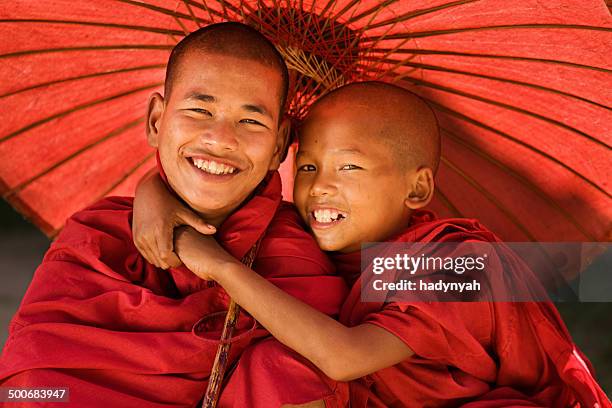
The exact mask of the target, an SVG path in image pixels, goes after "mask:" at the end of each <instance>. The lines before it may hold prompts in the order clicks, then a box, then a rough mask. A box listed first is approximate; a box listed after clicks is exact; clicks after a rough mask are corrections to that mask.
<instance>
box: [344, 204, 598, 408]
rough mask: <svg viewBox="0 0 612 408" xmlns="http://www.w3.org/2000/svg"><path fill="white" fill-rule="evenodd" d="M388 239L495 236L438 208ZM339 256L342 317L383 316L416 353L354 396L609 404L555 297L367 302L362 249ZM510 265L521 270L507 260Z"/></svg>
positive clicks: (449, 402)
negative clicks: (439, 215) (439, 214)
mask: <svg viewBox="0 0 612 408" xmlns="http://www.w3.org/2000/svg"><path fill="white" fill-rule="evenodd" d="M391 241H393V242H466V241H476V242H477V241H480V242H483V241H487V242H494V241H498V239H497V238H496V237H495V235H493V234H492V233H491V232H490V231H488V230H486V229H485V228H484V227H483V226H482V225H481V224H480V223H478V221H476V220H469V219H443V220H436V219H435V218H434V216H433V214H432V213H430V212H426V211H420V212H417V213H415V215H414V216H413V218H412V222H411V226H410V227H409V228H408V229H407V230H406V231H404V232H403V233H402V234H400V235H398V236H396V237H395V238H394V239H392V240H391ZM497 256H498V257H499V258H502V257H504V258H505V259H506V260H510V261H511V257H512V255H511V254H510V253H506V252H503V251H501V250H500V251H498V252H497ZM334 260H335V261H336V266H337V267H338V269H339V272H340V273H341V274H342V275H343V276H345V278H346V279H347V281H348V282H349V283H350V284H353V287H352V290H351V292H350V294H349V296H348V298H347V301H346V303H345V304H344V306H343V308H342V311H341V314H340V321H341V322H342V323H344V324H346V325H348V326H356V325H359V324H362V323H370V324H374V325H377V326H380V327H382V328H384V329H386V330H388V331H389V332H391V333H393V334H395V335H396V336H398V337H399V338H400V339H401V340H403V341H404V342H405V343H406V344H407V345H408V347H410V349H411V350H413V351H414V355H413V356H412V357H410V358H409V359H407V360H405V361H403V362H401V363H399V364H397V365H395V366H393V367H389V368H386V369H383V370H380V371H378V372H376V373H373V374H371V375H368V376H366V377H364V378H361V379H359V380H357V381H354V382H352V383H351V386H350V387H351V403H352V404H353V405H352V406H355V407H358V408H361V407H365V406H366V405H367V406H368V407H387V406H388V407H412V406H427V407H442V406H459V405H461V404H463V403H465V404H467V405H465V406H466V407H470V408H485V407H487V408H492V407H501V406H504V407H505V406H517V407H519V406H521V407H533V406H538V407H551V406H554V407H561V406H563V407H566V406H572V407H577V406H579V407H597V406H598V407H609V406H610V402H609V401H608V399H607V398H606V396H605V395H604V393H603V391H602V390H601V389H600V387H599V386H598V384H597V383H596V381H595V380H594V379H593V376H592V368H591V366H590V364H589V362H588V361H587V360H586V358H585V357H584V356H583V355H582V354H581V352H580V351H579V350H578V349H577V348H576V346H575V345H574V343H573V342H572V340H571V337H570V335H569V334H568V332H567V329H566V328H565V325H564V324H563V321H562V320H561V318H560V317H559V314H558V312H557V310H556V308H555V307H554V305H553V304H551V303H544V302H540V303H535V302H524V303H510V302H452V303H451V302H404V303H399V302H389V303H363V302H361V301H360V280H361V278H360V277H359V268H360V260H359V254H358V253H353V254H346V255H342V254H340V255H336V256H335V257H334ZM511 264H513V263H512V262H507V263H506V265H511ZM506 274H508V275H510V276H518V275H519V272H518V271H513V270H504V275H506ZM596 404H599V405H596Z"/></svg>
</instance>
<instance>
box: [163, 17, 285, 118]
mask: <svg viewBox="0 0 612 408" xmlns="http://www.w3.org/2000/svg"><path fill="white" fill-rule="evenodd" d="M190 52H203V53H213V54H221V55H228V56H233V57H238V58H244V59H246V60H250V61H256V62H259V63H261V64H263V65H266V66H269V67H272V68H275V69H277V70H278V73H279V75H280V76H281V79H282V89H279V93H280V100H281V107H280V108H281V110H283V108H284V105H285V103H286V99H287V91H288V87H289V74H288V71H287V65H286V64H285V61H284V60H283V57H282V55H281V54H280V53H279V52H278V50H277V49H276V47H274V44H272V43H271V42H270V41H269V40H268V39H267V38H266V37H264V35H263V34H261V33H260V32H259V31H257V30H255V29H254V28H252V27H249V26H247V25H245V24H241V23H234V22H228V23H218V24H211V25H208V26H206V27H202V28H200V29H198V30H196V31H194V32H192V33H190V34H189V35H187V36H186V37H185V38H183V39H182V40H181V41H180V42H179V43H178V44H177V45H176V46H175V47H174V48H173V49H172V53H171V54H170V59H169V60H168V66H167V68H166V81H165V85H164V94H165V98H166V99H167V98H169V97H170V94H171V93H172V84H173V82H174V81H175V80H176V79H177V78H179V77H180V75H181V69H180V67H181V61H182V60H183V58H184V57H185V56H186V55H188V54H189V53H190Z"/></svg>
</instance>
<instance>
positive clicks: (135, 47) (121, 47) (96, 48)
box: [0, 44, 173, 59]
mask: <svg viewBox="0 0 612 408" xmlns="http://www.w3.org/2000/svg"><path fill="white" fill-rule="evenodd" d="M172 47H173V46H172V45H152V44H119V45H99V46H89V47H61V48H43V49H38V50H26V51H17V52H12V53H8V54H0V59H3V58H14V57H21V56H23V55H35V54H48V53H54V52H66V51H112V50H171V49H172Z"/></svg>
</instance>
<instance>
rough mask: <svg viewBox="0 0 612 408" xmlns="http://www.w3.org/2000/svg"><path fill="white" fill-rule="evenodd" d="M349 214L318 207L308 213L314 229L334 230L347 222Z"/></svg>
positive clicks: (334, 209)
mask: <svg viewBox="0 0 612 408" xmlns="http://www.w3.org/2000/svg"><path fill="white" fill-rule="evenodd" d="M347 218H348V213H347V212H345V211H341V210H338V209H337V208H333V207H317V208H314V209H312V210H311V211H310V212H309V213H308V219H309V223H310V227H311V228H312V229H328V228H333V227H335V226H337V225H339V224H341V223H342V222H344V221H346V219H347Z"/></svg>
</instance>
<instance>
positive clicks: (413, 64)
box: [364, 57, 612, 110]
mask: <svg viewBox="0 0 612 408" xmlns="http://www.w3.org/2000/svg"><path fill="white" fill-rule="evenodd" d="M364 59H372V60H374V58H371V57H368V58H364ZM387 61H388V62H389V63H400V62H401V65H402V66H411V67H415V68H420V69H423V70H428V71H440V72H450V73H453V74H461V75H467V76H472V77H477V78H485V79H491V80H494V81H499V82H504V83H510V84H515V85H521V86H526V87H529V88H534V89H539V90H542V91H547V92H551V93H555V94H558V95H563V96H567V97H570V98H574V99H577V100H580V101H582V102H586V103H589V104H592V105H596V106H599V107H601V108H604V109H607V110H612V107H610V106H607V105H604V104H602V103H599V102H596V101H592V100H590V99H587V98H584V97H582V96H578V95H574V94H572V93H569V92H565V91H560V90H558V89H554V88H549V87H546V86H543V85H537V84H532V83H529V82H523V81H517V80H514V79H507V78H502V77H496V76H493V75H484V74H477V73H474V72H469V71H462V70H458V69H451V68H445V67H440V66H436V65H427V64H420V63H417V62H410V61H409V60H402V61H400V60H393V59H388V60H387ZM398 75H399V74H398ZM400 76H401V75H400ZM402 78H403V77H402ZM400 79H401V78H400Z"/></svg>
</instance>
